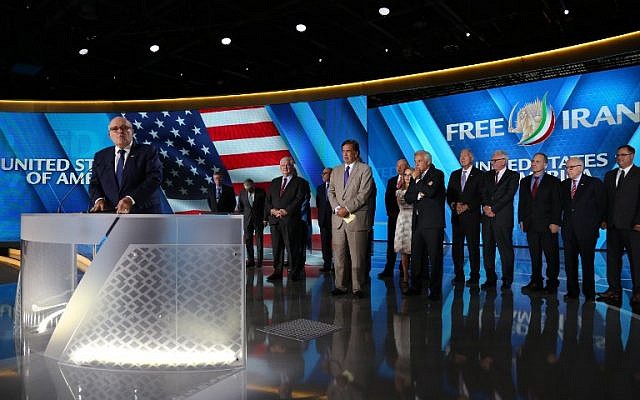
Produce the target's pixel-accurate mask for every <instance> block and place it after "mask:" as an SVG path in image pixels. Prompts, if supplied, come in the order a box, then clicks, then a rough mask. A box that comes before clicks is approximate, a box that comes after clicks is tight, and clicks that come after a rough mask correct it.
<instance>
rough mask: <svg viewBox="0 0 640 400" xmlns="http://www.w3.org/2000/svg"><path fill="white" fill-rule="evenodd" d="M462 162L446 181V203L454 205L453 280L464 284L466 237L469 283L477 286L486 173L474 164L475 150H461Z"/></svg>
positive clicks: (452, 207) (452, 223) (452, 220)
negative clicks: (482, 199)
mask: <svg viewBox="0 0 640 400" xmlns="http://www.w3.org/2000/svg"><path fill="white" fill-rule="evenodd" d="M460 166H461V167H462V168H460V169H458V170H455V171H453V173H452V174H451V177H450V178H449V184H448V185H447V204H449V206H450V207H451V228H452V233H453V243H452V246H451V255H452V257H453V266H454V271H455V278H453V283H454V284H464V241H465V238H466V240H467V247H468V249H469V264H470V270H471V271H470V275H469V280H468V281H467V286H472V287H477V286H478V285H479V280H480V200H481V198H482V187H483V185H484V175H483V173H482V171H480V170H479V169H478V168H476V167H474V166H473V153H472V152H471V150H469V149H463V150H462V151H461V152H460Z"/></svg>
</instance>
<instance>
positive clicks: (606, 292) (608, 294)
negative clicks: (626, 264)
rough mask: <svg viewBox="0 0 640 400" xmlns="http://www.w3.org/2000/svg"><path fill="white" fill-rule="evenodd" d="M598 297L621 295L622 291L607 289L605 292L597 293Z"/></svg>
mask: <svg viewBox="0 0 640 400" xmlns="http://www.w3.org/2000/svg"><path fill="white" fill-rule="evenodd" d="M596 295H597V296H598V297H602V298H605V299H606V298H608V297H616V296H617V297H620V292H616V291H615V290H611V289H607V290H606V291H604V292H600V293H596Z"/></svg>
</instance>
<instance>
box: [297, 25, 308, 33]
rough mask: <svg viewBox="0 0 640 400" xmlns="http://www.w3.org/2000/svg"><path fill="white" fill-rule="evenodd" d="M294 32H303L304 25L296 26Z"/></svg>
mask: <svg viewBox="0 0 640 400" xmlns="http://www.w3.org/2000/svg"><path fill="white" fill-rule="evenodd" d="M296 30H297V31H298V32H304V31H306V30H307V26H306V25H305V24H298V25H296Z"/></svg>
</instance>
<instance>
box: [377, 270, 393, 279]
mask: <svg viewBox="0 0 640 400" xmlns="http://www.w3.org/2000/svg"><path fill="white" fill-rule="evenodd" d="M392 277H393V272H387V271H382V272H380V273H379V274H378V279H385V278H392Z"/></svg>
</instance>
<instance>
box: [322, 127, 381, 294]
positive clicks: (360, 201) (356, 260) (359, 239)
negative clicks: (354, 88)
mask: <svg viewBox="0 0 640 400" xmlns="http://www.w3.org/2000/svg"><path fill="white" fill-rule="evenodd" d="M359 155H360V146H359V144H358V142H357V141H355V140H352V139H348V140H345V141H344V142H343V143H342V159H343V160H344V164H341V165H339V166H338V167H336V168H334V169H333V171H332V172H331V179H330V181H329V182H330V183H329V203H330V204H331V208H332V209H333V215H332V221H331V225H332V228H333V231H332V237H333V255H334V267H335V270H336V288H335V289H334V290H333V291H332V292H331V294H332V295H334V296H338V295H342V294H346V293H347V288H346V287H345V284H344V273H345V264H348V263H347V260H346V257H347V254H350V255H351V290H352V291H353V295H354V296H355V297H358V298H362V297H364V294H363V292H362V287H361V286H362V284H363V283H364V280H365V279H364V278H365V277H364V273H365V270H366V263H367V260H366V259H367V240H368V234H367V232H368V229H369V227H370V226H371V221H369V220H370V219H371V213H370V212H369V211H370V210H369V198H370V197H371V195H372V193H373V178H372V174H371V168H370V167H369V166H368V165H366V164H364V163H362V162H360V161H358V157H359Z"/></svg>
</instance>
